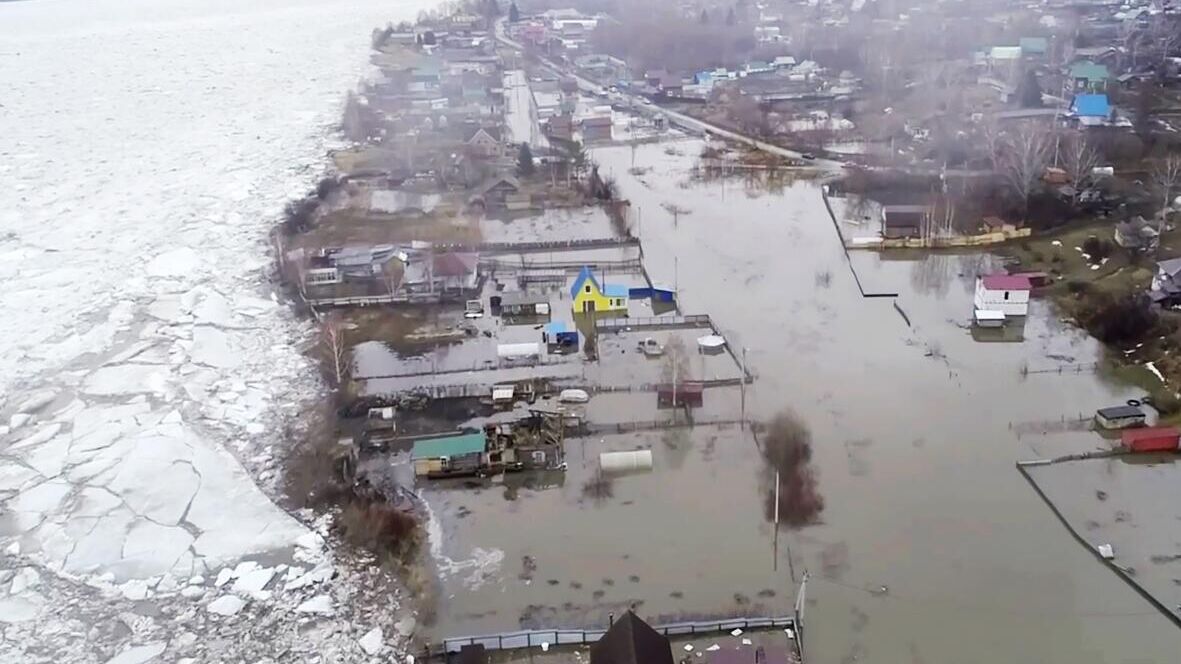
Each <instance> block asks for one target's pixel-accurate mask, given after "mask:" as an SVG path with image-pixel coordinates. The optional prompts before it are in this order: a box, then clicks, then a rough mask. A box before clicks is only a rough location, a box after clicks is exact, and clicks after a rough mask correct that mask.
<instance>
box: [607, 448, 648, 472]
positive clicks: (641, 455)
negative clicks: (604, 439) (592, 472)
mask: <svg viewBox="0 0 1181 664" xmlns="http://www.w3.org/2000/svg"><path fill="white" fill-rule="evenodd" d="M599 468H600V469H602V471H603V472H604V473H626V472H629V471H634V470H652V450H631V451H630V452H603V453H602V454H600V455H599Z"/></svg>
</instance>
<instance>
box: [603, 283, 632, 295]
mask: <svg viewBox="0 0 1181 664" xmlns="http://www.w3.org/2000/svg"><path fill="white" fill-rule="evenodd" d="M603 295H606V296H607V297H627V286H621V285H619V284H603Z"/></svg>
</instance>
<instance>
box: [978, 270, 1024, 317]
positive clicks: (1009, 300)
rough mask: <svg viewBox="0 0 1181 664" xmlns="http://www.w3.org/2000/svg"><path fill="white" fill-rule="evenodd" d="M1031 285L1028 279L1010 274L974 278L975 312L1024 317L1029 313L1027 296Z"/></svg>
mask: <svg viewBox="0 0 1181 664" xmlns="http://www.w3.org/2000/svg"><path fill="white" fill-rule="evenodd" d="M1032 290H1033V284H1032V283H1031V282H1030V280H1029V277H1026V276H1021V275H1010V274H988V275H984V276H980V277H976V295H975V298H974V304H975V307H976V311H999V312H1001V313H1003V314H1004V315H1005V316H1024V315H1026V314H1027V313H1029V294H1030V291H1032Z"/></svg>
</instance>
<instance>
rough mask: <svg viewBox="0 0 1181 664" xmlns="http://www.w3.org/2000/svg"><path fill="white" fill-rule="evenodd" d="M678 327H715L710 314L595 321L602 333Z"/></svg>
mask: <svg viewBox="0 0 1181 664" xmlns="http://www.w3.org/2000/svg"><path fill="white" fill-rule="evenodd" d="M677 327H708V328H712V327H713V322H712V321H711V320H710V317H709V314H689V315H687V316H647V317H642V318H604V319H601V320H596V321H595V329H596V330H598V331H601V332H614V331H621V330H628V329H631V330H639V329H660V328H664V329H671V328H677Z"/></svg>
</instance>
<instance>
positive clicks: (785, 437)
mask: <svg viewBox="0 0 1181 664" xmlns="http://www.w3.org/2000/svg"><path fill="white" fill-rule="evenodd" d="M759 446H760V452H761V453H762V456H763V461H764V462H765V465H763V467H761V468H760V469H759V486H760V487H761V490H762V493H763V517H764V518H765V519H766V520H768V521H771V522H774V523H776V524H777V525H778V526H779V527H783V526H787V527H789V528H798V527H800V526H803V525H806V524H809V523H813V522H815V521H816V520H817V519H818V518H819V516H820V512H821V511H822V510H823V509H824V498H823V497H821V495H820V491H819V487H818V486H817V482H816V473H815V471H814V470H813V469H812V463H811V462H812V433H811V432H810V431H808V428H807V427H806V426H805V425H804V423H803V422H801V421H800V419H799V417H798V416H797V415H795V414H794V413H791V412H787V411H784V412H781V413H779V414H778V415H776V416H775V417H773V418H772V419H771V421H770V422H768V423H767V425H766V429H765V430H764V432H763V433H762V435H761V436H759ZM776 496H778V499H779V500H778V504H776ZM776 519H778V521H776Z"/></svg>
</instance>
